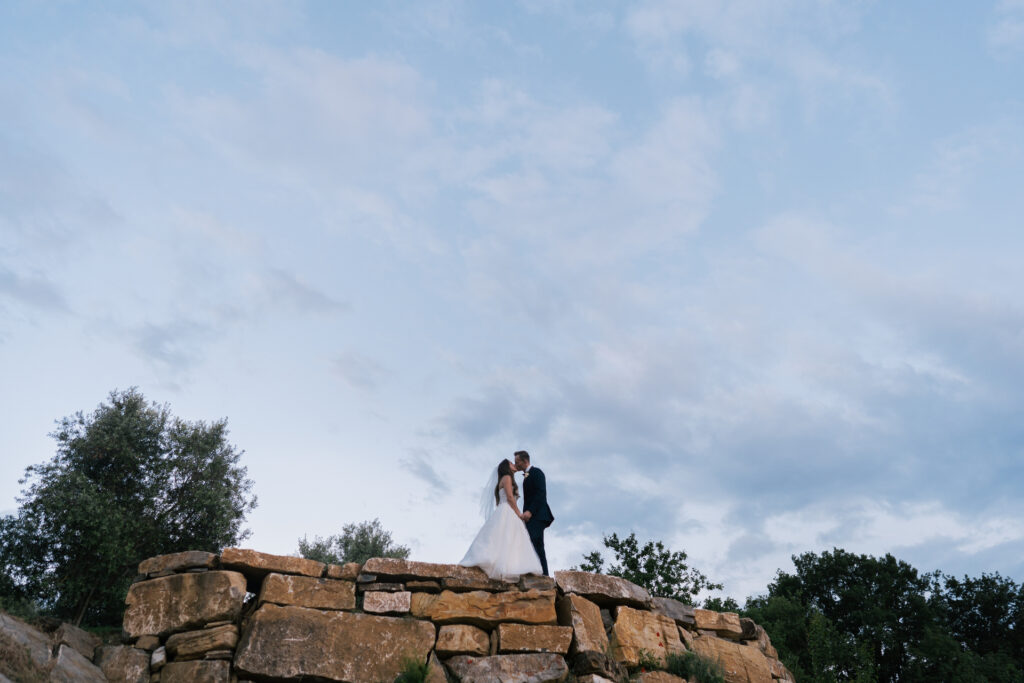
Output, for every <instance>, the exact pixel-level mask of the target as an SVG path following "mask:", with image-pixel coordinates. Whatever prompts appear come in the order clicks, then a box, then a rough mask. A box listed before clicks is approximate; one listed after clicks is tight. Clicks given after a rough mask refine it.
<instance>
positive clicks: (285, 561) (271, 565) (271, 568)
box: [220, 548, 327, 581]
mask: <svg viewBox="0 0 1024 683" xmlns="http://www.w3.org/2000/svg"><path fill="white" fill-rule="evenodd" d="M220 565H221V567H224V568H225V569H237V570H238V571H240V572H242V573H243V574H245V576H246V577H247V578H249V579H254V580H257V581H258V580H260V579H262V578H263V577H264V576H266V575H267V574H270V573H272V572H276V573H278V574H298V575H299V576H313V577H320V576H323V574H324V570H325V569H326V568H327V565H325V564H324V563H323V562H317V561H315V560H307V559H306V558H304V557H292V556H290V555H271V554H270V553H260V552H256V551H255V550H247V549H244V548H226V549H225V550H224V551H223V552H221V554H220Z"/></svg>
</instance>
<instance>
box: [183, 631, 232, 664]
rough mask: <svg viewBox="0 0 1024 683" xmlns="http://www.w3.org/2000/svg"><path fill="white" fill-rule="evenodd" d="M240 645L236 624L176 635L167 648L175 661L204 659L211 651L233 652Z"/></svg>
mask: <svg viewBox="0 0 1024 683" xmlns="http://www.w3.org/2000/svg"><path fill="white" fill-rule="evenodd" d="M237 644H238V627H237V626H235V625H234V624H228V625H226V626H217V627H215V628H205V629H202V630H201V631H187V632H185V633H175V634H174V635H173V636H171V637H170V638H168V639H167V643H166V644H165V647H166V648H167V652H168V653H169V654H170V655H171V657H172V658H174V660H175V661H183V660H188V659H202V657H203V655H205V654H206V653H207V652H209V651H211V650H220V649H228V650H233V649H234V648H235V645H237Z"/></svg>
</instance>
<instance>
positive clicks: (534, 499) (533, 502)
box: [526, 470, 548, 517]
mask: <svg viewBox="0 0 1024 683" xmlns="http://www.w3.org/2000/svg"><path fill="white" fill-rule="evenodd" d="M530 479H531V480H532V483H533V487H532V488H533V491H531V492H530V504H529V505H528V506H527V507H526V511H527V512H529V513H530V516H531V517H533V516H534V515H536V514H537V512H539V511H540V508H541V506H543V505H544V504H546V503H547V502H548V486H547V482H546V481H545V480H544V473H543V472H541V471H540V470H534V471H533V472H531V473H530Z"/></svg>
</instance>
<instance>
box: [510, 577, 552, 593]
mask: <svg viewBox="0 0 1024 683" xmlns="http://www.w3.org/2000/svg"><path fill="white" fill-rule="evenodd" d="M554 588H555V580H554V579H553V578H551V577H550V576H544V575H543V574H523V575H522V576H520V577H519V590H521V591H549V590H554Z"/></svg>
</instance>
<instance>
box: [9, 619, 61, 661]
mask: <svg viewBox="0 0 1024 683" xmlns="http://www.w3.org/2000/svg"><path fill="white" fill-rule="evenodd" d="M0 633H3V635H4V636H6V639H7V640H11V641H13V642H14V643H17V644H18V645H20V646H22V647H23V648H25V650H26V651H27V652H28V656H29V658H30V659H31V660H32V662H33V663H34V664H35V665H36V666H38V667H40V668H43V667H45V666H46V663H47V662H49V661H50V639H49V638H47V637H46V636H45V635H43V634H42V633H40V632H39V631H38V630H36V629H34V628H32V627H31V626H29V625H28V624H26V623H25V622H24V621H22V620H21V619H18V618H16V617H12V616H10V615H8V614H4V613H3V612H0Z"/></svg>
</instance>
